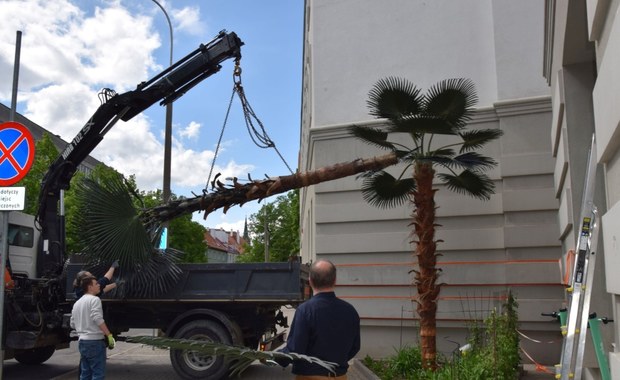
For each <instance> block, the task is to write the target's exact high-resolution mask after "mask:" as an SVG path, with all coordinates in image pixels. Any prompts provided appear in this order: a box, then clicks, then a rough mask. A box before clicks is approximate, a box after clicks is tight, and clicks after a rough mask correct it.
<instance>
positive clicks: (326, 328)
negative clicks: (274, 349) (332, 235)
mask: <svg viewBox="0 0 620 380" xmlns="http://www.w3.org/2000/svg"><path fill="white" fill-rule="evenodd" d="M335 285H336V267H335V266H334V264H332V263H331V262H330V261H327V260H319V261H316V262H315V263H313V264H312V266H311V267H310V286H311V287H312V290H313V296H312V298H310V299H309V300H308V301H306V302H304V303H303V304H301V305H300V306H299V307H298V308H297V311H295V317H294V318H293V323H292V324H291V330H290V333H289V336H288V339H287V341H286V346H285V347H284V349H282V351H283V352H295V353H298V354H303V355H309V356H314V357H317V358H319V359H322V360H325V361H330V362H334V363H337V364H338V366H337V367H336V374H335V376H336V379H338V380H344V379H346V378H347V375H346V373H347V369H348V368H349V365H348V361H349V360H351V359H352V358H353V357H354V356H355V354H357V353H358V352H359V350H360V318H359V315H358V314H357V311H356V310H355V308H354V307H353V306H351V304H349V303H347V302H345V301H343V300H341V299H339V298H337V297H336V294H335V293H334V287H335ZM292 372H293V374H295V375H296V377H295V378H296V379H297V380H304V379H310V378H311V379H320V378H322V377H325V378H329V379H331V380H333V379H334V374H333V373H330V372H328V371H327V370H326V369H325V368H323V367H321V366H319V365H316V364H312V363H308V362H305V361H301V360H299V361H295V362H293V370H292Z"/></svg>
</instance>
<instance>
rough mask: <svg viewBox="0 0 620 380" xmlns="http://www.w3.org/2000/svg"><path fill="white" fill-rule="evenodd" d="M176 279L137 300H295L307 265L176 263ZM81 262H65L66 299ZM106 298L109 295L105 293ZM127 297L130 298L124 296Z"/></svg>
mask: <svg viewBox="0 0 620 380" xmlns="http://www.w3.org/2000/svg"><path fill="white" fill-rule="evenodd" d="M179 267H180V268H181V270H182V274H181V277H180V279H179V281H178V282H177V283H176V284H175V285H173V287H172V288H170V289H168V290H167V291H166V292H165V293H163V294H161V295H159V296H157V297H151V298H149V299H140V301H150V300H152V301H158V302H161V301H168V302H169V301H193V302H199V301H211V302H229V301H239V302H243V301H251V302H261V301H265V302H291V303H299V302H302V301H303V300H305V299H307V298H308V297H309V294H310V293H309V287H308V272H309V270H308V265H305V264H301V263H299V262H287V263H248V264H246V263H243V264H242V263H232V264H180V265H179ZM80 270H82V265H81V264H69V267H68V270H67V299H68V300H72V299H75V294H74V292H73V287H72V282H73V279H74V278H75V275H76V274H77V272H78V271H80ZM105 298H110V297H105ZM124 300H125V301H129V300H130V299H124Z"/></svg>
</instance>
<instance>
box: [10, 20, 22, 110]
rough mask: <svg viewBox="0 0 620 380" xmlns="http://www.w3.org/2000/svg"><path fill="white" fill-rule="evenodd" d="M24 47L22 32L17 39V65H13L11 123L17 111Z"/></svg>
mask: <svg viewBox="0 0 620 380" xmlns="http://www.w3.org/2000/svg"><path fill="white" fill-rule="evenodd" d="M21 46H22V31H21V30H18V31H17V37H16V39H15V64H14V65H13V92H12V95H11V113H10V114H9V121H15V110H16V109H17V81H18V79H19V59H20V58H19V56H20V53H21Z"/></svg>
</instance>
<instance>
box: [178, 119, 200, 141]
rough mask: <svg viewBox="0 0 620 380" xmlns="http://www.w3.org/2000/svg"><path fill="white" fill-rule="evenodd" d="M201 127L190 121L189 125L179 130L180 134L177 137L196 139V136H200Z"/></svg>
mask: <svg viewBox="0 0 620 380" xmlns="http://www.w3.org/2000/svg"><path fill="white" fill-rule="evenodd" d="M201 127H202V124H200V123H197V122H195V121H192V122H190V123H189V125H188V126H187V127H185V128H184V129H182V130H181V132H179V135H181V137H187V138H194V137H198V135H199V134H200V128H201Z"/></svg>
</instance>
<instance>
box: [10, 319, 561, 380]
mask: <svg viewBox="0 0 620 380" xmlns="http://www.w3.org/2000/svg"><path fill="white" fill-rule="evenodd" d="M151 332H152V330H132V331H131V334H130V335H150V334H151ZM107 352H108V361H107V370H106V378H107V379H112V380H163V379H166V380H176V379H180V378H179V377H178V376H177V374H176V373H175V372H174V370H173V369H172V365H171V364H170V355H169V352H168V351H167V350H162V349H156V348H152V347H149V346H144V345H141V344H134V343H126V342H117V344H116V348H115V349H114V350H108V351H107ZM79 360H80V355H79V353H78V352H77V342H72V343H71V348H69V349H64V350H60V351H58V352H56V353H54V356H52V358H51V359H50V360H48V361H47V362H45V363H44V364H41V365H38V366H24V365H21V364H19V363H17V362H16V361H15V360H7V361H6V362H5V363H4V367H3V379H4V380H23V379H28V380H50V379H51V380H75V379H77V365H78V362H79ZM351 364H352V365H351V368H350V370H349V376H348V377H349V380H378V378H377V377H376V376H374V374H372V373H371V372H370V371H368V369H366V367H364V366H363V365H360V363H359V362H358V361H356V360H354V361H352V363H351ZM526 370H527V372H526V373H525V374H524V376H523V377H522V379H527V380H535V379H536V380H545V379H550V380H551V379H553V378H554V376H553V375H549V374H544V373H540V372H536V371H535V368H534V366H532V365H527V366H526ZM292 378H293V375H292V374H291V373H290V366H289V367H287V368H286V369H284V368H281V367H278V366H276V367H267V366H265V365H263V364H261V363H258V362H256V363H255V364H253V365H252V366H250V368H248V369H247V370H246V371H245V372H243V374H242V375H241V376H240V377H238V379H240V380H279V379H289V380H290V379H292Z"/></svg>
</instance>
